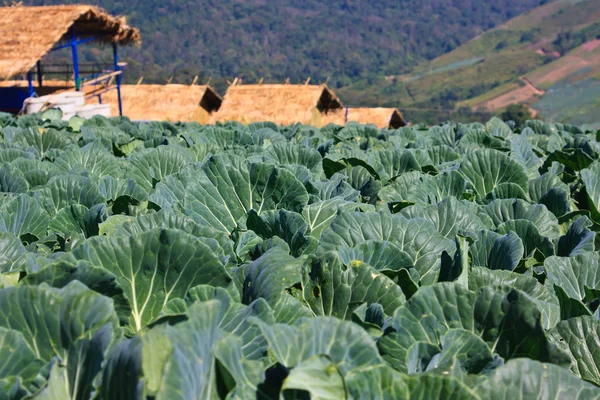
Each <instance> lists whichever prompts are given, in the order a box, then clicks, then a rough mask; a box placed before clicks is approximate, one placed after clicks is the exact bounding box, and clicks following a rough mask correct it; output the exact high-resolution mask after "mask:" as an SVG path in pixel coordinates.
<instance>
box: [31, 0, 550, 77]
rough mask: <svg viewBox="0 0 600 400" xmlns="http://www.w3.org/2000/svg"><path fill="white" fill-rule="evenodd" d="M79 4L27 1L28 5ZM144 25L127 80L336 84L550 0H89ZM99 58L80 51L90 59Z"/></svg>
mask: <svg viewBox="0 0 600 400" xmlns="http://www.w3.org/2000/svg"><path fill="white" fill-rule="evenodd" d="M78 2H81V0H75V1H71V0H69V1H61V0H52V1H46V0H25V1H24V4H25V5H42V4H43V5H49V4H66V3H78ZM88 2H89V3H93V4H98V5H100V6H102V7H104V8H105V9H107V10H108V11H110V12H112V13H116V14H122V15H126V16H127V17H128V18H129V21H130V22H131V23H132V24H134V25H136V26H138V27H140V29H141V31H142V35H143V39H144V42H143V46H142V48H141V49H139V50H137V49H132V50H129V51H127V52H126V58H127V59H128V61H130V68H129V76H128V79H129V80H136V79H137V78H138V77H139V76H141V75H143V76H144V79H145V80H144V81H145V82H164V81H165V80H166V79H168V78H169V77H171V76H173V81H174V82H189V81H191V80H192V79H193V77H194V76H195V75H199V76H200V78H201V79H207V78H209V77H212V78H213V81H212V82H213V84H214V85H216V86H217V87H219V86H221V85H224V82H225V81H224V79H222V78H226V79H231V78H233V77H235V76H241V77H243V78H244V79H245V80H246V81H247V82H252V81H255V80H257V79H259V78H261V77H264V78H265V81H268V80H273V81H281V80H283V79H286V78H288V77H289V78H290V79H291V81H292V82H294V81H301V80H305V79H306V78H307V77H309V76H310V77H311V79H312V81H313V82H316V81H321V82H322V81H325V80H326V79H327V78H329V83H330V85H332V86H334V87H338V88H339V87H342V86H346V85H349V84H351V83H352V82H355V81H357V80H359V79H369V78H371V77H376V76H382V75H391V74H401V73H403V72H407V71H408V70H409V68H410V67H411V66H414V65H416V64H418V63H419V62H422V61H423V60H426V59H431V58H434V57H436V56H439V55H440V54H443V53H446V52H448V51H451V50H452V49H454V48H456V47H458V46H460V45H461V44H463V43H465V42H467V41H468V40H469V39H471V38H473V37H475V36H477V35H479V34H480V33H482V32H483V31H485V30H488V29H490V28H493V27H494V26H496V25H498V24H500V23H502V22H504V21H506V20H508V19H510V18H512V17H515V16H517V15H519V14H521V13H523V12H525V11H528V10H530V9H532V8H534V7H537V6H539V5H540V4H544V3H547V2H548V0H493V1H485V0H400V1H399V0H378V1H368V0H331V1H319V0H303V1H291V0H269V1H267V0H244V1H241V0H166V1H165V0H161V1H159V0H131V1H127V2H124V1H115V0H95V1H94V0H92V1H88ZM91 54H95V57H96V58H98V57H102V53H101V52H96V53H90V52H88V53H86V55H87V57H90V55H91Z"/></svg>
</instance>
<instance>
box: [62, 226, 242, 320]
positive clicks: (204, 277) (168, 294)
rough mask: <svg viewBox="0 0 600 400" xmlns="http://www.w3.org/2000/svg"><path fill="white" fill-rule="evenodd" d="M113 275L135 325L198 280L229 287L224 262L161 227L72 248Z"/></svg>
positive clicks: (187, 237) (198, 243)
mask: <svg viewBox="0 0 600 400" xmlns="http://www.w3.org/2000/svg"><path fill="white" fill-rule="evenodd" d="M72 254H73V256H74V257H75V258H76V259H77V260H86V261H89V262H90V263H91V264H92V265H93V266H97V267H102V268H104V269H106V270H107V271H109V272H110V273H112V274H113V275H114V276H115V278H116V280H117V283H118V284H119V287H120V288H121V289H122V290H123V293H124V295H125V297H126V298H127V300H129V304H130V307H131V312H130V315H129V316H128V319H129V325H130V329H131V330H132V331H133V332H137V331H139V330H141V329H142V328H143V327H144V326H146V325H147V324H148V323H149V322H151V321H153V320H154V319H156V318H157V317H158V315H159V313H160V311H161V310H162V308H163V307H164V306H165V304H166V303H167V302H168V301H169V300H170V299H172V298H183V297H184V296H185V295H186V293H187V291H188V290H189V289H190V288H191V287H193V286H195V285H199V284H210V285H213V286H217V287H219V286H221V287H225V286H228V285H229V284H230V283H231V281H232V279H231V278H230V277H229V275H228V274H227V271H226V270H225V267H224V265H223V263H222V262H221V260H219V258H218V257H217V256H216V255H215V253H214V252H213V251H212V250H211V249H210V248H209V247H208V246H207V245H206V244H204V243H203V242H202V240H201V239H198V238H195V237H193V236H192V235H190V234H187V233H185V232H182V231H179V230H172V229H160V228H156V229H153V230H150V231H147V232H142V233H139V234H135V235H132V236H129V237H119V236H113V237H105V236H101V237H94V238H91V239H89V240H87V241H86V242H84V243H83V244H81V245H80V246H78V247H77V248H75V249H74V250H73V252H72Z"/></svg>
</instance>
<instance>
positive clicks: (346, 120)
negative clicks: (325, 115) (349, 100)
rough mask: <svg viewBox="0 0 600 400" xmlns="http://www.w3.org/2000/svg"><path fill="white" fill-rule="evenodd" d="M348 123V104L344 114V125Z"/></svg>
mask: <svg viewBox="0 0 600 400" xmlns="http://www.w3.org/2000/svg"><path fill="white" fill-rule="evenodd" d="M347 123H348V106H346V115H345V116H344V125H346V124H347Z"/></svg>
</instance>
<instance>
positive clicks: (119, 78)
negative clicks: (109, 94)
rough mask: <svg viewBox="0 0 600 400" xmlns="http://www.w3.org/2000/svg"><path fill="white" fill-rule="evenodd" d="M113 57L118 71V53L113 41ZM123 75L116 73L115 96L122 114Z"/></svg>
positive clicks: (119, 68)
mask: <svg viewBox="0 0 600 400" xmlns="http://www.w3.org/2000/svg"><path fill="white" fill-rule="evenodd" d="M113 57H114V59H115V72H116V71H120V70H121V67H119V53H118V52H117V44H116V43H113ZM122 77H123V73H121V74H119V75H117V97H118V99H119V115H120V116H123V103H122V102H121V78H122Z"/></svg>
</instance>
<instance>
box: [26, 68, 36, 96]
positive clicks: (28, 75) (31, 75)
mask: <svg viewBox="0 0 600 400" xmlns="http://www.w3.org/2000/svg"><path fill="white" fill-rule="evenodd" d="M27 81H28V82H29V97H31V96H33V95H34V94H35V91H34V90H33V72H31V71H29V72H28V73H27Z"/></svg>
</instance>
